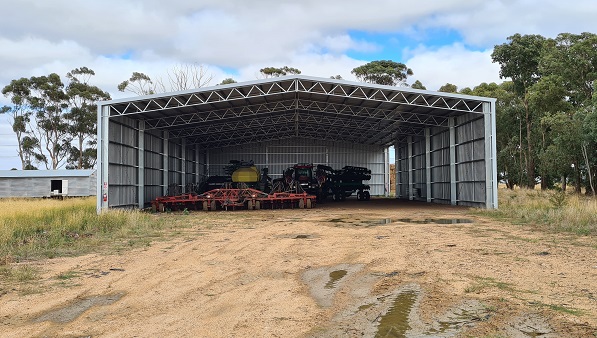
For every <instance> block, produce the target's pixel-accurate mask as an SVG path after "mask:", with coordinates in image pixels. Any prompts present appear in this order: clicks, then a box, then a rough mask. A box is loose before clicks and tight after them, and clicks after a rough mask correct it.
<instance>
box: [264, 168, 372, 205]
mask: <svg viewBox="0 0 597 338" xmlns="http://www.w3.org/2000/svg"><path fill="white" fill-rule="evenodd" d="M370 179H371V170H369V169H367V168H363V167H354V166H345V167H343V168H342V169H340V170H334V169H333V168H332V167H330V166H326V165H323V164H319V165H317V166H314V165H313V164H309V163H298V164H295V165H294V166H292V167H290V168H288V169H286V170H285V171H284V174H283V177H282V178H279V179H276V180H274V183H277V182H280V183H282V184H284V186H285V187H286V189H296V188H298V189H301V190H302V191H305V192H307V193H309V194H311V195H315V196H317V200H318V201H322V200H325V199H326V198H327V197H328V196H332V197H333V199H334V200H335V201H343V200H345V199H346V198H347V197H350V196H351V195H352V194H354V193H356V194H357V199H358V200H359V201H367V200H369V199H370V198H371V194H370V192H369V189H370V187H369V185H366V184H364V183H363V181H368V180H370Z"/></svg>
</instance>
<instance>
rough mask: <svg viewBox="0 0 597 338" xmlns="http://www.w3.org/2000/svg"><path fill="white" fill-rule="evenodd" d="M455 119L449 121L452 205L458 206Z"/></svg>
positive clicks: (451, 118)
mask: <svg viewBox="0 0 597 338" xmlns="http://www.w3.org/2000/svg"><path fill="white" fill-rule="evenodd" d="M454 125H455V121H454V118H453V117H450V119H449V120H448V126H449V128H450V204H452V205H456V204H457V201H456V197H457V194H456V127H455V126H454Z"/></svg>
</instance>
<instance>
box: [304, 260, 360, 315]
mask: <svg viewBox="0 0 597 338" xmlns="http://www.w3.org/2000/svg"><path fill="white" fill-rule="evenodd" d="M363 267H364V265H362V264H338V265H335V266H326V267H319V268H310V269H308V270H306V271H305V272H304V273H303V281H304V282H305V284H306V285H307V286H308V287H309V291H310V294H311V296H312V297H313V298H314V299H315V301H316V302H317V304H319V305H320V306H323V307H329V306H332V304H333V302H334V296H335V295H336V293H337V292H338V290H340V289H342V288H343V287H344V285H345V284H346V283H349V282H350V281H351V280H353V279H354V275H355V274H356V273H357V272H359V271H360V270H361V269H362V268H363Z"/></svg>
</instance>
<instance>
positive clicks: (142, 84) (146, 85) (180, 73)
mask: <svg viewBox="0 0 597 338" xmlns="http://www.w3.org/2000/svg"><path fill="white" fill-rule="evenodd" d="M167 75H168V79H167V80H166V81H164V79H163V78H161V77H160V78H157V79H156V80H155V81H153V80H152V79H151V78H150V77H149V76H148V75H147V74H145V73H141V72H133V74H132V75H131V77H130V78H129V79H128V80H125V81H122V82H121V83H120V84H119V85H118V90H119V91H121V92H125V91H126V92H131V93H134V94H136V95H152V94H155V93H164V92H171V91H181V90H187V89H193V88H201V87H205V86H208V85H209V83H210V82H211V80H212V79H213V75H212V74H210V73H208V72H207V67H206V66H204V65H199V64H179V65H175V66H174V67H172V69H169V70H168V71H167Z"/></svg>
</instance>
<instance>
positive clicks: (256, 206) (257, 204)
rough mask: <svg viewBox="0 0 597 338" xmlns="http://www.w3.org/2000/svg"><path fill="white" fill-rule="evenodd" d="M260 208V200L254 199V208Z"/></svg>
mask: <svg viewBox="0 0 597 338" xmlns="http://www.w3.org/2000/svg"><path fill="white" fill-rule="evenodd" d="M259 209H261V201H255V210H259Z"/></svg>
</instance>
